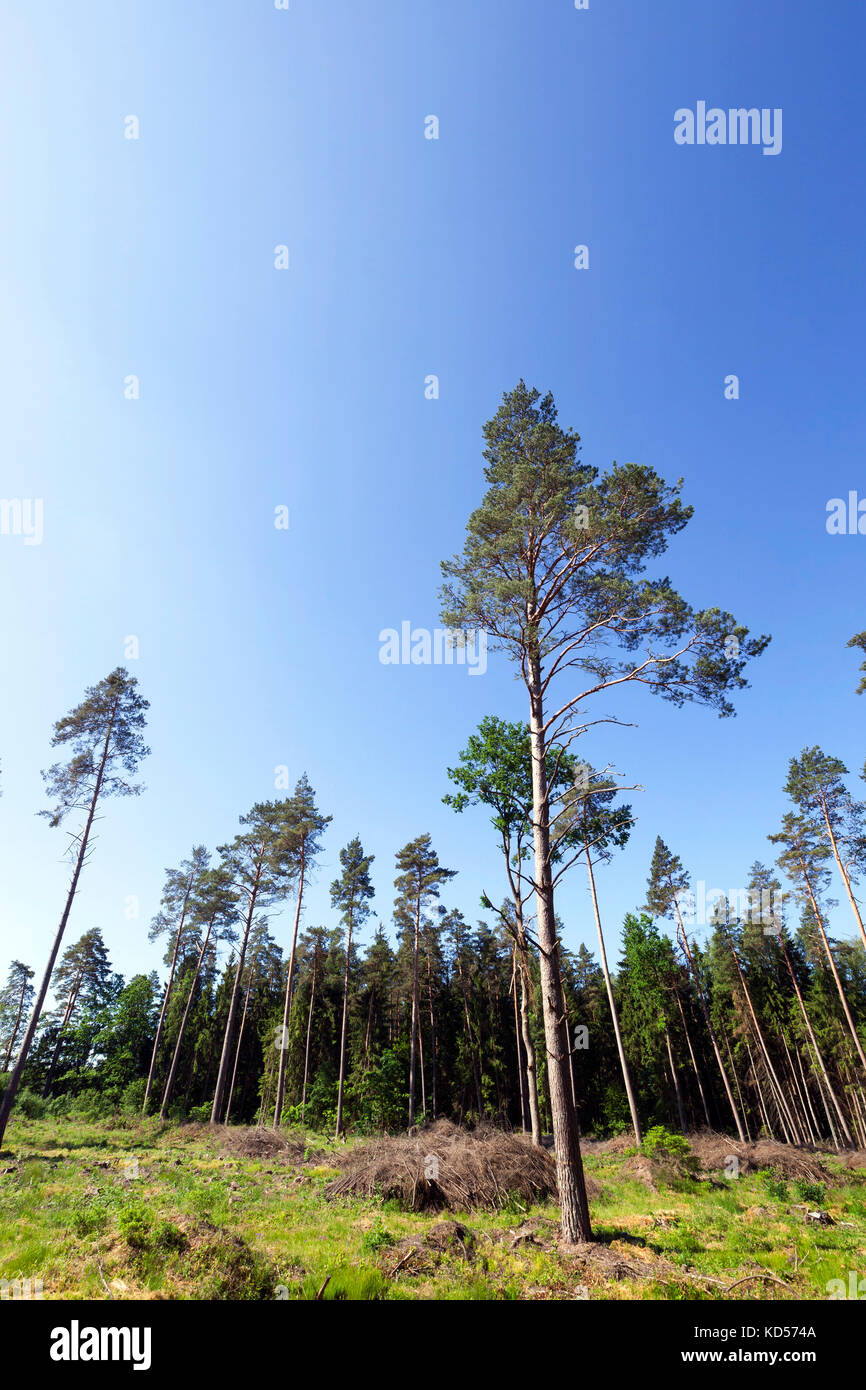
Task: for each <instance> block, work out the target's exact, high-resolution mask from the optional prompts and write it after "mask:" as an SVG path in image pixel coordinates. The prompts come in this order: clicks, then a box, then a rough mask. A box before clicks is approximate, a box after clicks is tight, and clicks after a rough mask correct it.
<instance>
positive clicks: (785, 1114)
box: [726, 937, 798, 1144]
mask: <svg viewBox="0 0 866 1390" xmlns="http://www.w3.org/2000/svg"><path fill="white" fill-rule="evenodd" d="M726 940H727V942H728V947H729V949H730V952H731V955H732V957H733V960H734V965H735V966H736V968H737V974H738V976H739V978H740V984H741V985H742V989H743V994H744V995H745V998H746V1007H747V1009H748V1011H749V1017H750V1018H751V1020H752V1026H753V1028H754V1030H755V1037H756V1038H757V1040H758V1046H759V1047H760V1049H761V1052H762V1053H763V1055H764V1063H765V1065H766V1068H767V1072H768V1074H769V1077H770V1090H771V1092H773V1093H774V1094H775V1098H776V1108H777V1110H778V1112H779V1119H780V1120H781V1121H782V1129H783V1130H785V1132H786V1133H787V1134H788V1135H789V1139H788V1142H789V1143H792V1144H794V1143H796V1142H797V1138H798V1135H797V1123H796V1120H795V1118H794V1116H793V1114H792V1113H791V1110H790V1108H789V1106H788V1103H787V1101H786V1099H785V1093H784V1091H783V1089H782V1083H781V1082H780V1080H779V1078H778V1076H777V1075H776V1069H775V1067H774V1066H773V1063H772V1060H771V1058H770V1050H769V1048H768V1047H767V1044H766V1042H765V1041H764V1034H763V1032H762V1030H761V1025H760V1023H759V1022H758V1015H757V1014H756V1013H755V1009H754V1005H753V1004H752V996H751V994H750V993H749V986H748V985H747V983H746V977H745V975H744V974H743V970H742V966H741V965H740V958H739V956H738V955H737V952H736V950H735V948H734V943H733V942H732V941H731V940H730V938H728V937H726Z"/></svg>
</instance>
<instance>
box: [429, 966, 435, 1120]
mask: <svg viewBox="0 0 866 1390" xmlns="http://www.w3.org/2000/svg"><path fill="white" fill-rule="evenodd" d="M427 1003H428V1005H429V1010H430V1066H431V1072H430V1103H431V1107H432V1112H433V1119H434V1120H435V1119H436V1019H435V1018H434V1014H433V977H432V969H431V965H430V947H429V946H428V947H427Z"/></svg>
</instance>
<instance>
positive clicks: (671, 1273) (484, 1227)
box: [0, 1118, 866, 1301]
mask: <svg viewBox="0 0 866 1390" xmlns="http://www.w3.org/2000/svg"><path fill="white" fill-rule="evenodd" d="M293 1137H301V1138H304V1137H305V1138H306V1144H307V1149H306V1152H307V1154H308V1155H309V1161H308V1162H306V1163H301V1164H300V1165H294V1166H293V1165H289V1164H283V1163H281V1162H280V1161H279V1159H278V1158H274V1159H270V1158H245V1157H242V1156H240V1155H238V1154H235V1153H233V1152H232V1151H230V1150H229V1149H228V1148H227V1147H225V1146H223V1145H222V1144H221V1142H220V1140H219V1138H218V1137H217V1136H214V1135H213V1134H211V1133H210V1131H208V1130H207V1128H206V1127H204V1126H187V1127H178V1126H173V1125H165V1124H161V1123H159V1122H157V1121H155V1120H147V1121H131V1120H129V1119H128V1118H124V1119H123V1120H119V1121H117V1122H104V1121H102V1122H97V1121H93V1122H78V1121H75V1120H68V1119H65V1120H63V1121H60V1122H58V1121H57V1120H50V1121H49V1120H22V1119H18V1120H15V1121H14V1122H13V1124H12V1125H10V1127H9V1130H8V1131H7V1136H6V1147H5V1149H4V1151H3V1158H2V1160H0V1169H3V1168H10V1169H12V1171H10V1172H6V1173H0V1279H9V1280H12V1279H24V1278H30V1279H31V1280H32V1279H36V1278H39V1279H41V1280H42V1285H43V1297H44V1298H47V1299H69V1298H94V1299H107V1298H108V1297H109V1296H111V1297H113V1298H117V1299H123V1298H133V1299H149V1298H171V1299H202V1298H222V1299H226V1298H228V1299H303V1300H307V1299H316V1298H318V1299H320V1300H321V1301H328V1300H352V1301H364V1300H371V1301H380V1300H384V1299H391V1300H394V1299H396V1300H405V1299H412V1300H433V1299H435V1300H446V1301H450V1300H457V1299H465V1300H484V1301H488V1300H505V1301H507V1300H516V1299H524V1300H549V1299H557V1300H559V1299H572V1300H573V1299H574V1298H575V1297H586V1296H588V1297H590V1298H591V1299H619V1300H621V1299H672V1300H679V1299H683V1298H686V1299H718V1298H725V1297H732V1298H737V1299H739V1298H748V1299H773V1300H775V1299H785V1298H792V1297H797V1298H805V1299H823V1298H826V1297H827V1282H828V1280H830V1279H840V1278H841V1279H842V1280H844V1281H845V1282H846V1283H847V1279H848V1273H849V1271H850V1270H854V1271H856V1272H857V1274H858V1277H862V1276H863V1274H864V1273H866V1175H864V1174H859V1173H856V1172H848V1171H845V1172H843V1171H842V1170H841V1169H840V1170H838V1172H837V1173H836V1175H835V1176H833V1177H832V1178H831V1179H830V1181H828V1183H827V1184H826V1185H825V1187H824V1191H823V1194H822V1200H821V1202H820V1203H818V1202H817V1201H815V1198H816V1196H817V1192H816V1191H814V1190H811V1189H808V1188H805V1189H804V1188H802V1186H801V1188H800V1190H799V1191H798V1190H797V1184H795V1183H790V1182H789V1183H787V1184H785V1183H783V1182H782V1181H780V1180H778V1179H777V1178H776V1176H775V1175H770V1176H769V1177H764V1176H762V1175H760V1174H758V1175H750V1176H744V1177H741V1178H739V1179H737V1180H729V1181H727V1182H726V1183H725V1184H724V1186H723V1187H711V1186H710V1185H709V1184H708V1183H699V1184H697V1183H692V1182H690V1181H689V1180H688V1179H678V1180H676V1181H673V1182H671V1183H670V1184H669V1185H667V1186H663V1187H661V1188H660V1190H659V1191H658V1192H653V1191H651V1190H650V1189H649V1188H647V1187H646V1186H644V1184H642V1183H641V1182H639V1181H637V1180H636V1179H635V1178H634V1177H630V1176H628V1175H627V1173H626V1172H624V1170H623V1169H624V1162H625V1159H624V1156H622V1155H614V1154H600V1155H593V1156H589V1157H587V1159H586V1168H587V1172H588V1173H589V1174H591V1175H592V1176H593V1177H594V1178H595V1179H596V1180H597V1182H598V1183H599V1184H600V1186H601V1189H602V1191H601V1195H600V1196H599V1197H598V1198H597V1199H596V1200H595V1201H593V1202H592V1204H591V1205H592V1217H593V1223H594V1231H595V1238H596V1241H598V1242H599V1243H600V1244H602V1245H604V1246H606V1247H607V1252H608V1253H610V1254H612V1255H615V1256H618V1257H621V1259H622V1260H623V1261H628V1262H631V1263H639V1264H641V1265H642V1266H643V1267H644V1269H645V1271H647V1272H649V1274H650V1275H651V1277H649V1278H643V1279H636V1278H629V1277H624V1278H613V1277H612V1276H611V1272H610V1270H609V1269H606V1268H603V1267H601V1266H598V1267H596V1266H594V1265H590V1266H589V1267H587V1266H586V1265H584V1264H581V1263H579V1262H577V1261H576V1260H575V1258H574V1257H572V1256H560V1255H559V1254H558V1253H557V1251H556V1250H555V1249H549V1250H548V1249H544V1248H542V1247H541V1246H540V1245H537V1244H531V1243H530V1244H526V1243H518V1244H515V1242H514V1239H513V1234H512V1233H513V1232H514V1230H515V1228H516V1227H517V1226H519V1225H520V1223H521V1222H522V1221H524V1220H526V1219H527V1218H538V1217H543V1218H546V1219H547V1220H556V1218H557V1216H558V1213H557V1210H556V1208H555V1207H554V1206H551V1205H548V1206H538V1207H534V1208H532V1209H531V1210H530V1211H529V1212H527V1213H524V1212H523V1211H522V1210H518V1209H517V1207H515V1209H514V1210H510V1209H506V1210H503V1211H499V1212H495V1213H491V1212H473V1213H468V1214H458V1213H441V1214H436V1213H411V1212H407V1211H403V1210H401V1208H400V1207H399V1206H398V1205H397V1204H396V1203H394V1202H384V1203H383V1202H382V1201H379V1200H373V1199H363V1200H362V1199H349V1198H344V1199H340V1200H338V1201H334V1202H328V1201H326V1200H325V1198H324V1195H323V1189H324V1186H325V1184H326V1182H327V1180H328V1179H329V1178H330V1177H331V1176H332V1175H333V1174H334V1172H335V1171H336V1170H335V1168H334V1167H333V1165H332V1163H331V1161H330V1159H329V1155H330V1154H331V1153H332V1152H333V1150H334V1145H333V1143H332V1142H330V1141H325V1140H324V1139H323V1138H321V1139H320V1137H319V1136H314V1135H307V1136H293ZM133 1163H135V1164H137V1170H136V1169H135V1168H134V1167H131V1166H130V1165H131V1164H133ZM135 1171H137V1174H138V1176H137V1177H130V1176H129V1173H130V1172H133V1173H134V1172H135ZM804 1200H805V1201H806V1202H807V1204H811V1205H820V1206H822V1207H823V1208H824V1209H825V1210H827V1211H829V1212H830V1214H831V1216H832V1217H833V1218H834V1224H833V1225H830V1226H815V1227H812V1226H809V1225H807V1224H806V1222H805V1220H804V1210H803V1207H802V1206H798V1205H797V1203H798V1202H802V1201H804ZM446 1218H454V1219H457V1220H460V1221H462V1222H463V1223H464V1224H465V1225H467V1226H469V1227H471V1229H472V1231H473V1232H474V1233H475V1236H476V1240H475V1245H474V1253H473V1256H472V1258H471V1259H467V1258H466V1257H465V1256H464V1255H463V1253H462V1252H461V1251H459V1250H451V1251H449V1252H448V1253H445V1254H441V1256H440V1257H439V1258H434V1257H432V1256H429V1255H425V1254H424V1253H423V1252H422V1254H421V1256H420V1257H419V1260H416V1259H415V1258H414V1257H413V1258H412V1259H410V1260H409V1261H408V1262H407V1263H406V1264H405V1265H404V1266H403V1267H402V1268H401V1269H399V1270H396V1266H397V1265H398V1263H399V1262H400V1260H401V1258H402V1255H403V1254H404V1253H405V1251H406V1248H407V1247H405V1246H401V1245H400V1242H401V1241H404V1240H406V1239H407V1238H409V1237H422V1238H423V1237H424V1236H425V1235H426V1234H427V1233H428V1232H429V1231H430V1229H431V1227H432V1226H433V1225H435V1224H436V1223H437V1222H438V1221H441V1220H443V1219H446ZM843 1223H847V1224H843ZM760 1274H763V1275H774V1276H776V1277H777V1278H778V1279H780V1280H782V1281H783V1282H784V1284H785V1285H787V1286H788V1287H787V1288H783V1287H782V1286H781V1285H780V1284H777V1283H773V1282H771V1281H770V1280H769V1279H754V1278H753V1279H752V1281H751V1282H749V1283H748V1284H744V1285H742V1286H740V1287H739V1288H737V1289H736V1290H735V1291H733V1292H732V1293H728V1287H729V1286H730V1285H731V1284H733V1283H734V1281H735V1280H737V1279H742V1278H746V1277H747V1276H755V1275H760ZM701 1276H703V1277H701ZM109 1291H110V1295H109Z"/></svg>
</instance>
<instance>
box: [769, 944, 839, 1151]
mask: <svg viewBox="0 0 866 1390" xmlns="http://www.w3.org/2000/svg"><path fill="white" fill-rule="evenodd" d="M779 945H780V946H781V948H782V955H783V956H784V958H785V964H786V965H787V967H788V974H789V975H790V977H791V984H792V985H793V986H794V993H795V994H796V996H797V1003H798V1004H799V1005H800V1013H801V1015H802V1018H803V1022H804V1024H805V1025H806V1032H807V1033H808V1034H809V1041H810V1042H811V1044H812V1050H813V1052H814V1053H815V1057H816V1058H817V1061H818V1066H819V1067H820V1069H821V1075H822V1076H823V1078H824V1085H825V1086H826V1088H827V1093H828V1095H829V1096H830V1100H831V1101H832V1103H833V1109H834V1110H835V1111H836V1117H837V1119H838V1121H839V1125H840V1128H841V1130H842V1133H843V1134H844V1136H845V1138H846V1139H847V1140H848V1143H849V1144H851V1145H853V1143H854V1140H853V1139H852V1138H851V1131H850V1129H849V1128H848V1124H847V1121H846V1119H845V1116H844V1115H843V1113H842V1107H841V1106H840V1104H839V1098H838V1096H837V1095H836V1092H835V1090H834V1089H833V1087H832V1086H831V1084H830V1078H829V1076H828V1075H827V1067H826V1065H825V1063H824V1057H823V1054H822V1052H821V1049H820V1047H819V1046H818V1039H817V1038H816V1037H815V1030H814V1028H813V1027H812V1024H811V1021H810V1019H809V1015H808V1014H807V1012H806V1005H805V1004H804V1002H803V995H802V993H801V992H800V986H799V984H798V983H797V976H796V975H795V974H794V967H793V966H792V965H791V958H790V956H789V955H788V949H787V947H786V945H785V942H784V940H783V938H782V934H781V932H780V933H779ZM821 1099H822V1100H823V1099H824V1097H823V1095H822V1097H821ZM825 1103H826V1102H825ZM828 1119H829V1116H828ZM830 1128H831V1130H832V1128H833V1126H832V1123H831V1125H830Z"/></svg>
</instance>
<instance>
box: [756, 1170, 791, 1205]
mask: <svg viewBox="0 0 866 1390" xmlns="http://www.w3.org/2000/svg"><path fill="white" fill-rule="evenodd" d="M758 1181H759V1182H760V1184H761V1186H762V1187H763V1189H764V1191H765V1192H766V1194H767V1196H768V1197H772V1198H773V1200H774V1201H776V1202H784V1201H785V1200H786V1199H787V1196H788V1184H787V1183H786V1182H785V1179H784V1178H783V1177H782V1174H781V1173H780V1172H779V1171H778V1170H777V1169H775V1168H762V1169H761V1171H760V1172H759V1173H758Z"/></svg>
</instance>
